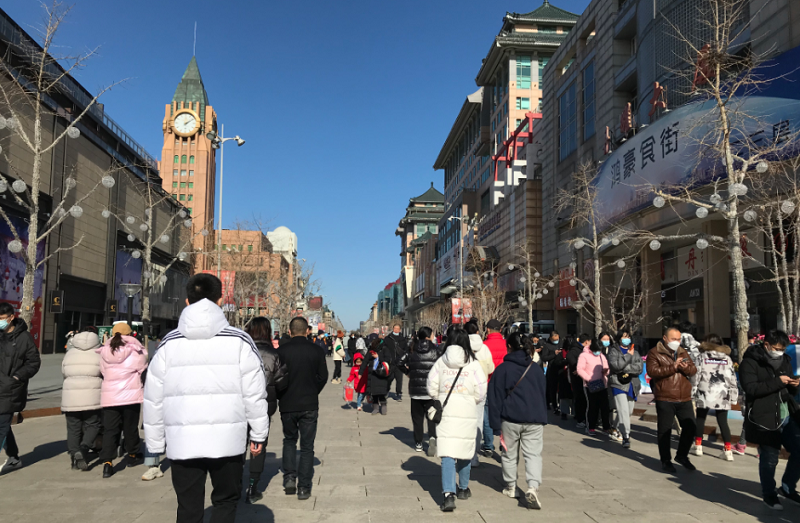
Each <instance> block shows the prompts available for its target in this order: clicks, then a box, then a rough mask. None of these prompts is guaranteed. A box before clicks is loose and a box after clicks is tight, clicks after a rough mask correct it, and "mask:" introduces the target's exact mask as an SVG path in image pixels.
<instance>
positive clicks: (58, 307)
mask: <svg viewBox="0 0 800 523" xmlns="http://www.w3.org/2000/svg"><path fill="white" fill-rule="evenodd" d="M62 312H64V291H50V313H51V314H61V313H62Z"/></svg>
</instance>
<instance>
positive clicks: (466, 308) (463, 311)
mask: <svg viewBox="0 0 800 523" xmlns="http://www.w3.org/2000/svg"><path fill="white" fill-rule="evenodd" d="M451 301H452V307H453V323H467V322H468V321H469V320H471V319H472V300H470V299H469V298H463V299H462V298H453V299H452V300H451Z"/></svg>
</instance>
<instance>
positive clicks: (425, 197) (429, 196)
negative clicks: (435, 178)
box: [411, 182, 444, 203]
mask: <svg viewBox="0 0 800 523" xmlns="http://www.w3.org/2000/svg"><path fill="white" fill-rule="evenodd" d="M411 202H413V203H444V194H442V193H440V192H439V191H437V190H436V188H434V186H433V182H431V188H430V189H428V190H427V191H425V192H424V193H423V194H420V195H419V196H417V197H416V198H411Z"/></svg>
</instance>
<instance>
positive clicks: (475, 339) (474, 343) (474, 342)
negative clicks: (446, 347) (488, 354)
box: [469, 334, 483, 353]
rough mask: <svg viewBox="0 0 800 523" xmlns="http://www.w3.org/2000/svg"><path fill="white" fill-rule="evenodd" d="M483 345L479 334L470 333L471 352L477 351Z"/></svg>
mask: <svg viewBox="0 0 800 523" xmlns="http://www.w3.org/2000/svg"><path fill="white" fill-rule="evenodd" d="M481 347H483V338H481V335H480V334H470V335H469V348H470V349H472V352H475V353H477V352H478V351H479V350H481Z"/></svg>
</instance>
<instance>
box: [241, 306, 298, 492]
mask: <svg viewBox="0 0 800 523" xmlns="http://www.w3.org/2000/svg"><path fill="white" fill-rule="evenodd" d="M245 332H247V334H248V335H249V336H250V337H251V338H252V339H253V342H255V344H256V348H257V349H258V353H259V355H260V356H261V363H262V365H264V381H265V382H266V386H267V416H269V424H270V425H272V415H273V414H275V412H276V411H277V410H278V391H279V390H283V389H285V388H286V387H287V385H288V377H287V375H286V372H287V371H286V367H285V366H284V365H283V362H281V357H280V354H278V351H277V349H275V347H273V346H272V341H270V338H271V337H272V325H271V324H270V321H269V320H268V319H267V318H264V317H263V316H257V317H255V318H253V319H252V320H250V323H248V325H247V328H246V329H245ZM266 445H267V440H264V445H263V446H264V447H266ZM266 457H267V453H266V452H263V451H262V452H258V453H256V454H255V455H253V454H251V455H250V482H249V483H248V485H247V488H246V489H245V503H248V504H253V503H255V502H256V501H258V500H260V499H261V498H262V497H264V496H263V494H261V492H259V490H258V482H259V481H260V480H261V474H262V473H263V472H264V461H265V460H266Z"/></svg>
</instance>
